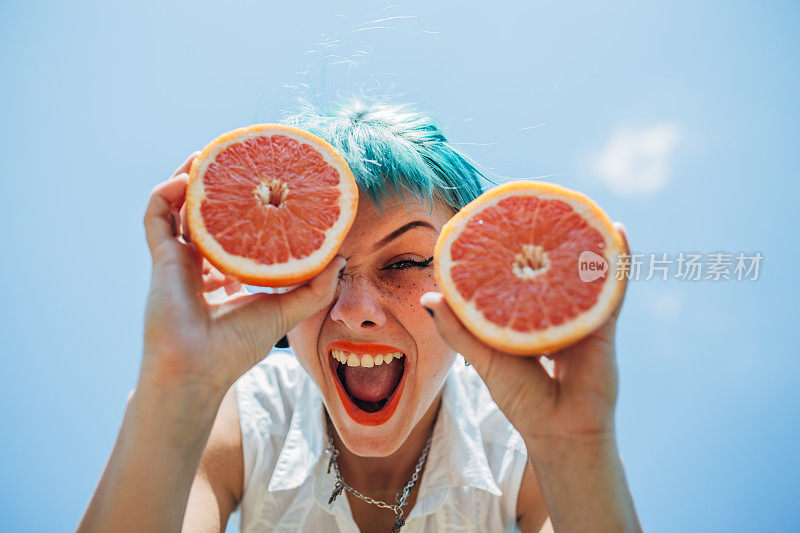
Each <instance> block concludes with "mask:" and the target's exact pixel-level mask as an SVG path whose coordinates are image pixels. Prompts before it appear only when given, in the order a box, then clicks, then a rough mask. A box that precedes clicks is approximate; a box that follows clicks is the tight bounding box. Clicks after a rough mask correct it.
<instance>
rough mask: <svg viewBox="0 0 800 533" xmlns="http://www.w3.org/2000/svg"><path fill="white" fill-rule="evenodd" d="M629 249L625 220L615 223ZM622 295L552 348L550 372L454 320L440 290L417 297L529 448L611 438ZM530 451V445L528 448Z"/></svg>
mask: <svg viewBox="0 0 800 533" xmlns="http://www.w3.org/2000/svg"><path fill="white" fill-rule="evenodd" d="M615 227H616V229H617V231H619V232H620V234H621V235H622V238H623V240H624V242H625V253H630V252H629V250H630V247H629V245H628V239H627V235H626V234H625V229H624V226H623V225H622V224H620V223H616V224H615ZM625 279H626V281H625V283H626V287H625V288H624V289H623V296H622V298H620V301H619V303H618V304H617V306H616V308H615V309H614V311H613V313H612V314H611V316H609V318H608V319H607V320H606V321H605V322H604V323H603V324H602V325H601V326H600V327H599V328H598V329H596V330H595V331H594V332H592V333H591V334H590V335H589V336H587V337H585V338H584V339H582V340H581V341H579V342H578V343H577V344H574V345H572V346H569V347H567V348H565V349H563V350H561V351H560V352H557V353H554V354H551V355H550V356H549V357H548V358H549V359H552V362H553V364H554V372H553V375H552V376H551V375H550V374H549V373H548V372H547V371H546V370H545V368H544V367H543V366H542V364H541V361H540V358H538V357H520V356H518V355H511V354H508V353H503V352H501V351H498V350H495V349H493V348H490V347H489V346H487V345H485V344H484V343H483V342H481V341H480V340H478V339H477V338H476V337H475V336H474V335H472V334H471V333H470V332H469V331H468V330H467V329H466V328H465V327H464V326H463V325H462V324H461V322H460V321H459V320H458V318H457V317H456V316H455V314H454V313H453V311H452V310H451V309H450V306H449V305H448V304H447V302H446V301H445V300H444V299H443V298H442V295H441V294H439V293H427V294H425V295H423V296H422V298H421V299H420V303H422V305H424V306H425V307H428V308H429V309H431V310H432V311H433V313H434V321H435V323H436V326H437V327H438V328H439V332H440V334H441V335H442V337H443V338H444V339H445V341H447V342H448V343H449V344H450V345H451V346H452V347H453V349H455V350H456V351H458V352H459V353H461V354H462V355H463V356H464V357H465V358H466V360H467V361H468V362H470V363H471V364H472V365H473V366H474V367H475V370H477V371H478V374H480V376H481V378H483V381H484V383H486V386H487V387H488V389H489V392H490V393H491V395H492V398H493V399H494V401H495V403H496V404H497V405H498V407H499V408H500V409H501V410H502V411H503V413H504V414H505V415H506V417H507V418H508V419H509V421H510V422H511V423H512V424H513V426H514V427H515V428H516V429H517V431H519V432H520V434H521V435H522V437H523V438H524V439H525V442H526V443H527V444H528V446H529V448H531V447H533V449H534V450H536V449H537V448H540V447H547V446H548V444H549V443H551V442H553V440H554V439H566V440H587V441H591V440H594V439H601V440H602V439H605V440H608V439H612V440H613V439H614V438H615V436H614V407H615V405H616V400H617V387H618V377H617V367H616V360H615V349H614V337H615V331H616V325H617V318H618V317H619V312H620V309H621V308H622V301H623V299H624V291H625V289H627V276H625ZM529 451H531V450H530V449H529Z"/></svg>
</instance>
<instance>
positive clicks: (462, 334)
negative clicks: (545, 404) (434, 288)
mask: <svg viewBox="0 0 800 533" xmlns="http://www.w3.org/2000/svg"><path fill="white" fill-rule="evenodd" d="M419 302H420V304H422V306H423V307H425V308H426V309H427V310H428V313H429V314H430V315H431V317H432V318H433V321H434V322H435V323H436V327H437V328H438V329H439V334H440V335H441V336H442V338H443V339H444V340H445V341H446V342H447V344H449V345H450V346H451V347H452V348H453V349H454V350H456V351H457V352H458V353H460V354H461V355H463V356H464V359H466V360H467V362H468V363H470V364H471V365H472V366H474V367H475V370H476V371H477V372H478V374H479V375H480V376H481V378H482V379H483V381H484V383H486V386H487V387H489V391H490V392H491V393H492V397H494V398H495V401H496V402H497V403H498V405H501V404H503V403H505V402H504V396H506V395H507V393H510V392H512V389H514V383H515V382H518V381H519V379H520V378H521V377H523V376H524V377H525V381H526V382H527V386H535V387H538V388H540V389H542V390H545V389H546V388H548V387H549V386H550V378H549V376H548V375H547V371H546V370H545V369H544V368H543V367H542V366H541V364H540V363H539V358H538V357H520V356H515V355H510V354H507V353H504V352H501V351H498V350H496V349H494V348H492V347H490V346H488V345H486V344H485V343H484V342H483V341H481V340H480V339H478V338H477V337H476V336H475V335H473V334H472V333H471V332H470V331H469V330H468V329H467V328H465V327H464V325H463V324H462V323H461V321H460V320H459V319H458V317H457V316H456V315H455V313H454V312H453V310H452V309H451V308H450V306H449V305H448V303H447V301H446V300H445V299H444V297H443V296H442V294H440V293H438V292H429V293H426V294H423V295H422V297H421V298H420V300H419Z"/></svg>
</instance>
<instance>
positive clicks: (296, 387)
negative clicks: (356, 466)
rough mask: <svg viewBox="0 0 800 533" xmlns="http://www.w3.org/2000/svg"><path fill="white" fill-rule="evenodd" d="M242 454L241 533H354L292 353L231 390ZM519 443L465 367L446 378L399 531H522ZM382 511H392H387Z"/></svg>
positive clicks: (307, 382)
mask: <svg viewBox="0 0 800 533" xmlns="http://www.w3.org/2000/svg"><path fill="white" fill-rule="evenodd" d="M236 396H237V401H238V407H239V423H240V426H241V431H242V451H243V454H244V495H243V498H242V502H241V508H240V511H241V530H242V533H253V532H261V531H287V532H288V531H313V532H328V531H341V532H346V533H351V532H352V533H355V532H357V531H358V526H357V525H356V523H355V521H354V520H353V517H352V514H351V512H350V505H349V503H348V501H347V497H345V496H344V494H343V495H342V496H340V497H339V498H337V499H336V501H335V502H334V503H333V504H332V505H328V498H329V497H330V495H331V491H332V490H333V487H334V484H335V477H334V473H333V472H331V473H327V466H328V459H329V456H328V454H327V453H326V452H325V448H326V447H327V432H326V424H325V416H324V408H323V403H322V396H321V394H320V391H319V389H318V388H317V386H316V384H315V383H314V381H313V380H312V379H311V378H310V377H309V376H308V374H306V372H305V371H304V370H303V369H302V368H301V367H300V365H299V363H298V362H297V360H296V359H295V357H294V356H293V355H292V353H291V351H289V350H279V349H275V350H273V351H272V352H271V353H270V355H269V356H267V357H266V358H265V359H264V360H263V361H261V362H260V363H259V364H258V365H256V366H255V367H253V368H252V369H251V370H250V371H249V372H248V373H247V374H245V375H244V376H242V377H241V378H240V379H239V380H238V381H237V382H236ZM526 463H527V452H526V449H525V444H524V442H523V440H522V438H521V437H520V435H519V433H517V431H516V430H515V429H514V428H513V426H512V425H511V424H510V423H509V421H508V419H507V418H506V417H505V416H504V415H503V413H502V412H501V411H500V409H499V408H498V407H497V405H495V403H494V402H493V401H492V399H491V397H490V396H489V392H488V390H487V389H486V386H485V385H484V384H483V381H482V380H481V379H480V377H479V376H478V374H477V373H476V372H475V370H474V369H473V368H472V367H466V366H464V359H463V358H462V357H461V356H459V357H458V358H457V359H456V362H455V363H454V365H453V367H452V369H451V370H450V373H449V374H448V376H447V379H446V380H445V385H444V390H443V394H442V405H441V407H440V411H439V416H438V418H437V421H436V425H435V427H434V431H433V439H432V441H431V449H430V453H429V455H428V460H427V462H426V466H425V470H424V471H423V475H422V478H421V480H420V487H419V492H418V494H417V500H416V502H415V504H414V508H413V509H411V511H410V512H409V511H408V509H406V513H405V514H406V525H405V526H403V528H402V530H401V531H402V533H415V532H421V531H482V532H483V531H491V532H495V531H498V532H499V531H519V529H518V528H517V524H516V516H517V494H518V492H519V487H520V483H521V481H522V475H523V473H524V471H525V465H526ZM387 512H388V511H387Z"/></svg>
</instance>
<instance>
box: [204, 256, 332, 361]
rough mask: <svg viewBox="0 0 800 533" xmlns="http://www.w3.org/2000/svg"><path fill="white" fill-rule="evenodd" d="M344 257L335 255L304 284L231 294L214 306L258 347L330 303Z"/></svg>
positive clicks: (271, 340) (275, 340) (272, 342)
mask: <svg viewBox="0 0 800 533" xmlns="http://www.w3.org/2000/svg"><path fill="white" fill-rule="evenodd" d="M344 265H345V260H344V258H342V257H336V258H334V259H333V261H331V262H330V263H329V264H328V266H326V267H325V269H324V270H323V271H322V272H320V273H319V274H317V276H315V277H314V278H312V279H311V280H309V281H308V282H306V283H305V284H304V285H301V286H299V287H296V288H294V289H292V290H291V291H289V292H287V293H284V294H266V293H255V294H243V295H242V296H239V297H236V298H231V299H230V300H228V301H226V302H225V303H223V304H220V305H219V306H217V307H216V308H215V313H216V314H218V315H224V317H225V320H226V321H230V322H234V323H236V324H237V326H236V328H237V330H238V331H241V332H242V334H243V335H246V336H248V337H249V338H251V339H259V344H263V345H264V346H261V347H262V348H264V347H265V348H266V349H268V348H270V347H271V345H270V346H266V345H267V344H269V343H271V344H274V343H276V342H278V340H280V338H281V337H283V336H284V335H285V334H286V333H287V332H288V331H289V330H290V329H292V328H293V327H294V326H296V325H297V324H298V323H299V322H300V321H301V320H304V319H305V318H307V317H309V316H311V315H312V314H314V313H316V312H317V311H319V310H320V309H321V308H322V307H324V306H325V305H327V304H328V303H330V301H331V300H332V299H333V294H334V292H335V291H336V285H337V281H338V274H339V271H340V270H342V268H344Z"/></svg>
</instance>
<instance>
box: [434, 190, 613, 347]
mask: <svg viewBox="0 0 800 533" xmlns="http://www.w3.org/2000/svg"><path fill="white" fill-rule="evenodd" d="M623 251H624V242H623V240H622V236H621V235H620V234H619V232H618V231H617V230H616V229H615V228H614V226H613V225H612V223H611V220H610V219H609V217H608V216H607V215H606V214H605V213H604V212H603V210H602V209H601V208H600V207H599V206H598V205H597V204H596V203H595V202H594V201H593V200H591V199H590V198H589V197H587V196H585V195H584V194H582V193H579V192H577V191H573V190H570V189H567V188H566V187H562V186H560V185H556V184H552V183H545V182H526V181H516V182H509V183H505V184H503V185H500V186H498V187H495V188H494V189H492V190H490V191H488V192H486V193H484V194H483V195H481V196H480V197H478V198H477V199H475V200H474V201H473V202H471V203H470V204H468V205H467V206H466V207H464V208H463V209H462V210H461V211H459V213H458V214H456V215H455V216H454V217H453V218H452V219H451V220H450V221H449V222H448V223H447V224H446V225H445V226H444V228H443V229H442V232H441V234H440V236H439V240H438V242H437V244H436V249H435V254H434V255H435V257H436V262H435V275H436V279H437V282H438V284H439V287H440V289H441V290H442V293H443V295H444V297H445V299H446V300H447V302H448V303H449V305H450V307H451V308H452V309H453V311H454V313H455V314H456V315H457V316H458V317H459V319H460V320H461V322H462V323H463V324H464V326H465V327H466V328H467V329H469V330H470V331H471V332H472V333H473V334H474V335H475V336H476V337H478V338H479V339H480V340H482V341H483V342H485V343H486V344H488V345H489V346H492V347H494V348H496V349H498V350H501V351H504V352H507V353H512V354H518V355H543V354H549V353H552V352H555V351H557V350H559V349H561V348H564V347H566V346H568V345H570V344H573V343H575V342H577V341H579V340H580V339H581V338H583V337H585V336H586V335H588V334H589V333H591V332H592V331H593V330H595V329H596V328H597V327H598V326H599V325H600V324H602V323H603V322H604V321H605V320H606V318H608V316H609V314H610V313H611V312H612V310H613V308H614V306H615V304H616V303H617V302H618V300H619V298H620V297H621V296H622V292H623V290H624V279H623V278H621V277H620V279H617V276H616V275H615V273H616V272H617V265H618V261H619V255H620V254H621V253H623ZM589 262H591V268H592V271H591V272H588V271H587V270H586V267H587V264H588V263H589ZM581 269H584V271H581Z"/></svg>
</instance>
